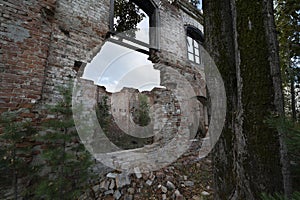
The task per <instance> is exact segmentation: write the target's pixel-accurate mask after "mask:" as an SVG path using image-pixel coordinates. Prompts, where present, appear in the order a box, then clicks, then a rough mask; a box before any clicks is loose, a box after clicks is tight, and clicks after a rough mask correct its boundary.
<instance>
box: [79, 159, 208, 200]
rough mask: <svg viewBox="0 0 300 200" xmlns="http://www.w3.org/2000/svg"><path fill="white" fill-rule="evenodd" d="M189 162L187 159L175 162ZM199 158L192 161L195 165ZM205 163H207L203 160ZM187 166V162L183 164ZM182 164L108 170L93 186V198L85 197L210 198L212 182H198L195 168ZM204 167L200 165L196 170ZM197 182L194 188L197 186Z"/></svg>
mask: <svg viewBox="0 0 300 200" xmlns="http://www.w3.org/2000/svg"><path fill="white" fill-rule="evenodd" d="M184 162H186V163H189V162H188V161H187V159H184V160H182V161H178V163H184ZM198 162H199V161H197V163H194V165H193V166H194V167H197V166H198V164H199V163H198ZM202 163H208V162H202ZM185 165H188V164H185ZM185 165H178V164H177V165H176V163H175V164H174V166H175V167H174V166H168V167H165V168H163V169H161V170H158V171H155V172H148V173H141V171H140V168H138V167H135V168H134V169H133V170H132V172H133V173H132V174H128V173H125V172H122V173H121V172H116V171H114V172H109V173H107V174H104V175H103V176H104V177H101V178H100V181H99V183H98V184H95V185H94V186H92V190H93V191H94V197H95V198H94V197H92V198H91V197H89V196H87V197H85V198H80V199H81V200H87V199H103V200H105V199H106V200H107V199H111V200H121V199H122V200H123V199H124V200H134V199H137V200H142V199H153V200H156V199H163V200H167V199H170V200H171V199H172V200H186V199H191V200H202V199H203V198H205V199H209V200H211V199H212V195H211V194H212V192H213V190H212V189H211V187H210V186H209V184H210V183H211V182H207V181H206V182H203V183H201V181H200V182H199V179H198V177H197V179H196V177H195V176H193V174H195V173H197V171H196V172H195V171H194V168H193V169H192V170H191V169H187V168H186V166H185ZM183 167H184V168H183ZM201 169H203V166H202V165H201V164H199V171H201ZM196 185H197V187H196Z"/></svg>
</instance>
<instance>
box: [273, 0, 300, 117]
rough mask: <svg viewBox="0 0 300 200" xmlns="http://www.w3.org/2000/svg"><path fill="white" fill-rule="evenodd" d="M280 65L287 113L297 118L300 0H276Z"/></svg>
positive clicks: (299, 94) (299, 84)
mask: <svg viewBox="0 0 300 200" xmlns="http://www.w3.org/2000/svg"><path fill="white" fill-rule="evenodd" d="M275 20H276V26H277V31H278V41H279V55H280V66H281V71H282V77H283V86H284V89H285V102H286V103H285V105H286V111H287V114H291V115H292V116H293V118H294V119H296V118H297V110H298V112H299V109H300V108H297V107H296V106H297V105H296V98H297V96H298V98H299V97H300V90H299V89H297V88H300V62H299V61H300V45H299V43H300V1H299V0H290V1H286V0H276V1H275Z"/></svg>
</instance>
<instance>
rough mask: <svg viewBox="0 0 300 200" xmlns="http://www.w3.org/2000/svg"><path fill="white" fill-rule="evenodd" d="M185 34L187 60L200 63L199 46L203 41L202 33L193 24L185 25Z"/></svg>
mask: <svg viewBox="0 0 300 200" xmlns="http://www.w3.org/2000/svg"><path fill="white" fill-rule="evenodd" d="M186 35H187V57H188V60H190V61H192V62H194V63H196V64H200V63H201V52H200V46H201V45H202V43H203V41H204V40H203V33H202V32H201V31H200V30H199V29H197V28H196V27H194V26H190V25H189V26H186Z"/></svg>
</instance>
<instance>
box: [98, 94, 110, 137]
mask: <svg viewBox="0 0 300 200" xmlns="http://www.w3.org/2000/svg"><path fill="white" fill-rule="evenodd" d="M107 100H108V96H106V95H105V96H103V97H102V99H101V101H100V102H99V103H98V106H96V115H97V118H98V120H99V123H100V125H101V128H102V129H103V130H104V132H107V129H108V126H109V123H110V120H111V115H110V113H109V110H110V106H109V105H108V104H107Z"/></svg>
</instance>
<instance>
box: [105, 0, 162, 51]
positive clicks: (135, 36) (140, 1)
mask: <svg viewBox="0 0 300 200" xmlns="http://www.w3.org/2000/svg"><path fill="white" fill-rule="evenodd" d="M158 23H159V15H158V7H157V6H156V4H155V3H154V2H153V1H152V0H111V11H110V33H111V34H110V35H111V41H112V42H115V43H118V44H119V45H122V46H125V47H127V48H132V49H135V50H137V51H140V52H142V53H147V54H148V53H149V49H158V29H156V28H152V27H158ZM114 37H116V38H114Z"/></svg>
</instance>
